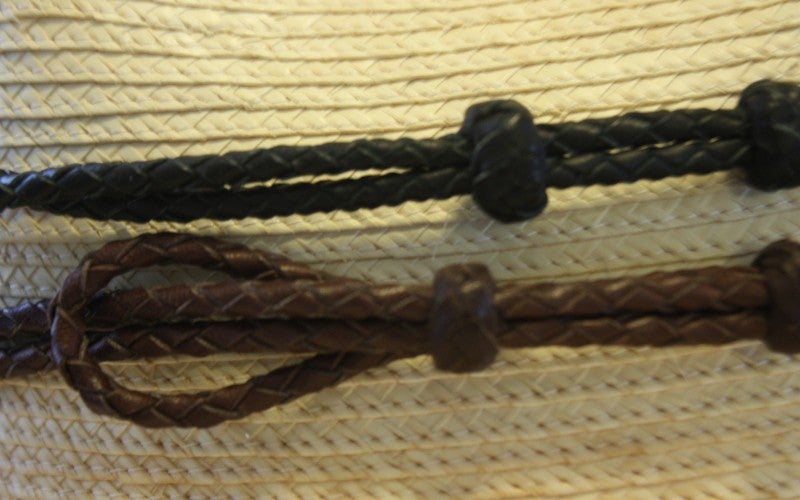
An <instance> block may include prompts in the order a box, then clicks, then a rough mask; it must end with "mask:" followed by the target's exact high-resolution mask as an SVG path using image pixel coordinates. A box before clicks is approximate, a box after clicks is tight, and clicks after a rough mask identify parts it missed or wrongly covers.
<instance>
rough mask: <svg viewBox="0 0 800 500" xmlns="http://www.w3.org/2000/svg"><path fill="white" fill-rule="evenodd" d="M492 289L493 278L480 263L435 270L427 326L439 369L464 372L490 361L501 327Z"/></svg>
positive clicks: (485, 364)
mask: <svg viewBox="0 0 800 500" xmlns="http://www.w3.org/2000/svg"><path fill="white" fill-rule="evenodd" d="M494 292H495V283H494V280H493V279H492V276H491V275H490V274H489V270H488V269H486V267H485V266H482V265H480V264H462V265H453V266H448V267H445V268H443V269H441V270H440V271H439V272H438V273H436V277H435V279H434V282H433V303H432V305H431V313H430V324H429V328H430V352H431V355H432V356H433V360H434V363H435V364H436V367H437V368H438V369H440V370H446V371H451V372H457V373H463V372H469V371H477V370H482V369H483V368H486V367H487V366H489V365H490V364H492V362H493V361H494V358H495V356H497V351H498V348H497V338H496V337H497V333H498V331H499V330H500V318H499V315H498V313H497V310H496V309H495V305H494Z"/></svg>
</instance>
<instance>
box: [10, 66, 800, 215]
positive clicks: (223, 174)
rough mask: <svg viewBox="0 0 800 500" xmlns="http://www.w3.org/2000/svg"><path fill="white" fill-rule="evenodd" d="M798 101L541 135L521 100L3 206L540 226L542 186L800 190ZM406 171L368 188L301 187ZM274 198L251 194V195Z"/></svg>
mask: <svg viewBox="0 0 800 500" xmlns="http://www.w3.org/2000/svg"><path fill="white" fill-rule="evenodd" d="M798 155H800V89H798V87H797V86H796V85H794V84H789V83H782V82H772V81H760V82H756V83H754V84H752V85H750V86H749V87H748V88H747V89H746V90H745V91H744V92H743V95H742V99H741V102H740V103H739V106H738V107H737V108H736V109H733V110H721V111H710V110H702V109H697V110H679V111H657V112H652V113H629V114H626V115H623V116H620V117H613V118H601V119H590V120H585V121H582V122H571V123H563V124H549V125H538V126H535V127H534V125H533V119H532V117H531V115H530V113H529V112H528V111H527V110H525V109H524V108H523V107H522V106H520V105H519V104H518V103H515V102H513V101H493V102H489V103H483V104H478V105H476V106H473V107H471V108H470V110H469V111H468V113H467V117H466V119H465V122H464V125H463V126H462V128H461V130H460V131H459V133H457V134H451V135H447V136H444V137H441V138H439V139H423V140H416V139H409V138H404V139H398V140H386V139H360V140H356V141H353V142H348V143H344V142H338V143H329V144H322V145H317V146H297V147H288V146H279V147H274V148H270V149H260V150H254V151H249V152H236V153H227V154H224V155H220V156H213V155H208V156H200V157H184V158H175V159H164V160H154V161H146V162H139V163H108V164H97V163H95V164H87V165H73V166H68V167H61V168H52V169H48V170H44V171H42V172H25V173H20V174H12V173H9V172H2V171H0V207H2V208H6V207H18V206H28V207H31V208H35V209H40V210H49V211H52V212H55V213H62V214H69V215H73V216H80V217H91V218H96V219H125V220H132V221H149V220H172V221H189V220H194V219H198V218H204V217H206V218H213V219H238V218H243V217H248V216H256V217H272V216H277V215H288V214H307V213H313V212H319V211H330V210H337V209H343V210H353V209H357V208H370V207H376V206H382V205H396V204H399V203H403V202H405V201H411V200H426V199H442V198H447V197H450V196H454V195H459V194H468V193H471V194H472V195H473V197H474V199H475V201H476V203H477V204H478V205H479V206H480V207H481V208H482V209H483V210H484V211H485V212H487V213H488V214H489V215H491V216H492V217H494V218H496V219H498V220H500V221H503V222H513V221H519V220H524V219H527V218H530V217H534V216H536V215H538V214H539V213H540V212H541V211H542V210H543V209H544V207H545V205H546V203H547V195H546V191H545V188H546V187H556V188H564V187H569V186H574V185H587V184H595V183H600V184H614V183H620V182H635V181H637V180H640V179H659V178H663V177H667V176H679V175H684V174H689V173H708V172H713V171H718V170H726V169H731V168H735V167H742V168H744V169H745V170H746V172H747V180H748V182H749V183H750V184H752V185H753V186H755V187H757V188H759V189H770V190H771V189H779V188H787V187H791V186H796V185H800V162H798V161H796V159H797V158H798ZM388 168H392V169H400V171H399V172H398V171H397V170H392V171H391V172H387V173H383V174H377V175H375V174H374V172H369V173H368V175H365V176H363V177H361V178H347V179H344V180H336V181H333V180H319V181H316V182H307V181H305V180H304V179H302V177H307V176H316V175H322V174H333V175H340V174H347V173H353V172H355V171H359V170H372V169H388ZM264 182H266V183H268V185H267V187H264V186H263V185H262V186H259V187H250V186H249V185H250V184H253V183H264Z"/></svg>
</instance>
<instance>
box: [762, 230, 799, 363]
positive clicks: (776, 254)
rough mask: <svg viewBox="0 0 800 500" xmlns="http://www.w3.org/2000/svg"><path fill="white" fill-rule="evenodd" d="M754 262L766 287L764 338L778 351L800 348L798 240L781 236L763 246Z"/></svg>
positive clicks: (794, 350) (793, 350) (791, 350)
mask: <svg viewBox="0 0 800 500" xmlns="http://www.w3.org/2000/svg"><path fill="white" fill-rule="evenodd" d="M754 265H755V266H756V267H758V268H759V269H760V270H761V272H762V273H763V274H764V278H765V279H766V284H767V289H768V290H769V295H770V301H769V307H770V313H769V332H768V334H767V339H766V340H767V342H768V344H769V346H770V347H771V348H772V349H775V350H777V351H781V352H800V244H798V243H796V242H793V241H790V240H781V241H777V242H775V243H772V244H771V245H769V246H768V247H767V248H765V249H764V250H763V251H762V252H761V253H760V254H759V255H758V257H757V258H756V260H755V262H754Z"/></svg>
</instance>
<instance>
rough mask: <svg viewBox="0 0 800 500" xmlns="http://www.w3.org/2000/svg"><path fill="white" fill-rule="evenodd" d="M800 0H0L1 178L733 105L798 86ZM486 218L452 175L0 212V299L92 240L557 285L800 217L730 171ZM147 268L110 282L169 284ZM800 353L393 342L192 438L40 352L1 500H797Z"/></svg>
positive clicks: (695, 253) (25, 383)
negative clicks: (391, 357)
mask: <svg viewBox="0 0 800 500" xmlns="http://www.w3.org/2000/svg"><path fill="white" fill-rule="evenodd" d="M799 41H800V4H798V3H797V2H795V1H788V0H777V1H765V0H758V1H753V0H750V1H746V0H742V1H730V0H702V1H675V0H631V1H621V0H598V1H595V2H586V1H583V0H580V1H578V0H566V1H561V0H538V1H531V2H526V1H521V0H453V1H448V2H439V3H436V2H430V1H427V0H425V1H423V0H376V1H375V2H362V1H357V0H338V1H323V0H303V1H299V2H297V1H292V0H277V1H274V2H269V3H266V2H259V1H256V0H242V1H239V2H236V3H234V2H231V1H224V0H197V1H190V0H149V1H148V0H123V1H116V0H114V1H107V0H58V1H57V0H53V1H50V2H48V1H45V0H3V1H2V2H0V162H2V168H5V169H11V170H25V169H39V168H45V167H48V166H54V165H61V164H66V163H72V162H81V161H87V160H92V161H104V160H137V159H141V158H157V157H162V156H174V155H180V154H200V153H210V152H221V151H228V150H239V149H248V148H253V147H258V146H269V145H275V144H293V143H306V144H308V143H317V142H321V141H328V140H337V139H340V140H344V139H349V138H354V137H360V136H388V137H397V136H401V135H403V136H416V137H426V136H433V135H437V134H442V133H446V132H451V131H453V130H454V129H455V128H456V127H457V126H458V124H459V123H460V121H461V118H462V114H463V111H464V109H465V108H466V107H467V106H468V105H469V104H471V103H473V102H475V101H479V100H482V99H488V98H499V97H512V98H514V99H517V100H519V101H521V102H523V103H524V104H525V105H527V106H529V107H530V108H531V109H532V110H533V111H534V115H535V116H536V117H537V120H538V121H540V122H551V121H561V120H565V119H581V118H584V117H586V116H607V115H613V114H616V113H620V112H623V111H626V110H631V109H661V108H677V107H701V106H705V107H711V108H717V107H731V106H733V105H735V103H736V99H737V94H738V92H739V91H741V90H742V89H743V88H744V86H745V85H746V84H748V83H750V82H752V81H755V80H757V79H760V78H774V79H788V80H800V58H799V57H798V56H800V43H798V42H799ZM550 196H551V200H552V201H551V204H550V205H549V207H548V209H547V211H546V212H545V214H544V215H543V216H541V217H540V218H538V219H536V220H533V221H530V222H526V223H521V224H514V225H499V224H496V223H493V222H492V221H490V220H489V219H487V218H486V217H485V216H483V215H482V214H481V213H480V212H479V211H478V210H477V209H476V208H475V207H474V205H473V204H472V202H471V201H470V200H469V199H468V198H467V197H461V198H454V199H451V200H447V201H443V202H435V203H434V202H427V203H408V204H405V205H403V206H400V207H394V208H381V209H376V210H361V211H357V212H353V213H333V214H317V215H312V216H304V217H297V216H295V217H284V218H276V219H271V220H255V219H247V220H244V221H237V222H229V223H227V222H226V223H216V222H211V221H198V222H196V223H193V224H190V225H173V224H127V223H118V222H114V223H100V222H94V221H88V220H73V219H70V218H65V217H56V216H49V215H43V214H41V213H36V212H33V211H28V210H6V211H5V212H3V214H2V219H0V302H2V303H3V304H14V303H17V302H19V301H21V300H23V299H28V298H35V297H47V296H50V295H52V294H53V293H54V292H55V290H56V289H57V288H58V286H59V283H60V282H61V281H62V280H63V279H64V277H65V276H66V274H67V273H68V272H69V271H70V270H71V269H72V268H73V267H74V266H75V265H76V263H77V261H78V260H79V259H80V257H81V256H82V255H83V254H84V253H85V252H87V251H89V250H91V249H94V248H96V247H97V246H98V245H99V244H101V242H103V241H107V240H109V239H116V238H119V237H126V236H131V235H135V234H139V233H141V232H145V231H152V230H165V229H168V230H179V231H191V232H194V233H198V234H209V235H219V236H223V237H226V238H229V239H232V240H238V241H244V242H247V243H249V244H251V245H253V246H257V247H262V248H269V249H272V250H275V251H278V252H281V253H283V254H286V255H288V256H290V257H292V258H294V259H297V260H301V261H305V262H310V263H313V264H314V265H316V266H319V267H322V268H325V269H326V270H329V271H334V272H339V273H343V274H347V275H350V276H354V277H359V278H363V279H369V280H376V281H384V280H394V281H403V282H414V281H426V280H430V278H431V276H432V272H433V271H434V270H435V269H437V268H439V267H441V266H443V265H445V264H448V263H453V262H462V261H480V262H485V263H487V264H488V265H489V266H490V268H491V270H492V273H493V274H494V275H495V276H496V277H497V278H498V279H512V278H527V279H577V278H586V277H595V276H601V275H612V274H615V275H619V274H627V273H633V272H644V271H647V270H651V269H656V268H658V269H667V268H673V267H686V266H701V265H706V264H709V263H720V264H728V263H739V262H746V261H748V260H749V259H751V258H752V256H753V255H754V252H756V251H757V250H758V249H759V248H760V247H762V246H763V245H764V244H766V243H767V242H769V241H772V240H774V239H777V238H780V237H785V236H794V237H797V238H800V189H794V190H785V191H780V192H776V193H759V192H754V191H752V190H750V189H748V188H747V187H745V186H744V184H743V183H742V182H741V181H740V179H739V178H738V177H737V175H736V174H714V175H709V176H704V177H695V176H693V177H687V178H681V179H667V180H664V181H658V182H640V183H637V184H634V185H624V186H614V187H603V188H597V187H593V188H586V189H568V190H563V191H552V192H551V193H550ZM187 272H188V271H187V270H182V269H178V270H171V271H149V272H140V273H138V274H134V275H132V276H130V277H129V278H128V279H127V281H128V282H129V283H161V282H166V281H169V280H175V279H180V278H182V277H184V276H185V275H186V274H187ZM286 360H287V358H286V357H285V356H279V355H268V356H264V355H259V356H256V355H226V356H222V357H218V358H214V359H213V360H191V359H186V358H180V359H164V360H158V361H152V362H144V363H117V364H114V365H110V366H109V367H108V369H110V370H112V371H113V372H114V373H115V374H117V375H118V376H119V377H121V379H122V380H123V381H124V382H125V383H127V384H130V385H132V386H135V387H139V388H151V389H155V388H158V389H160V390H171V389H203V388H210V387H214V386H218V385H221V384H226V383H230V382H234V381H242V380H244V379H245V378H246V377H247V376H248V374H255V373H259V372H263V371H265V370H267V369H269V368H270V367H274V366H277V365H279V364H281V363H284V362H286ZM798 366H800V365H798V360H797V359H793V358H792V357H789V356H785V355H780V354H775V353H770V352H769V351H768V350H766V349H765V348H764V347H763V346H762V345H761V344H760V343H752V342H749V343H738V344H733V345H728V346H725V347H721V348H719V347H714V348H711V347H674V348H667V349H647V348H643V349H627V348H620V347H614V346H602V347H589V348H582V349H565V348H544V349H526V350H519V351H506V352H503V353H502V355H501V356H500V359H499V360H498V361H497V362H496V363H495V364H494V365H493V366H492V367H491V368H490V369H488V370H486V371H484V372H482V373H477V374H472V375H466V376H464V375H458V376H456V375H452V374H446V373H441V372H437V371H435V370H433V369H432V365H431V362H430V360H429V359H428V358H426V357H420V358H415V359H410V360H405V361H399V362H395V363H393V364H391V365H389V366H388V367H386V368H382V369H377V370H373V371H371V372H369V373H367V374H364V375H362V376H359V377H357V378H355V379H353V380H351V381H349V382H346V383H343V384H341V385H340V386H338V387H335V388H332V389H329V390H325V391H323V392H320V393H318V394H315V395H311V396H308V397H305V398H303V399H301V400H299V401H297V402H294V403H292V404H288V405H286V406H283V407H281V408H277V409H274V410H270V411H267V412H264V413H261V414H257V415H253V416H251V417H250V418H247V419H246V420H242V421H237V422H231V423H226V424H222V425H220V426H218V427H215V428H212V429H209V430H180V429H166V430H143V429H141V428H137V427H134V426H130V425H128V424H126V423H122V422H119V421H116V420H112V419H108V418H104V417H98V416H96V415H94V414H92V413H91V412H90V411H88V410H86V409H85V408H84V407H83V405H82V403H81V402H80V400H79V398H78V396H77V395H76V394H75V393H74V392H73V391H71V390H69V389H68V388H67V387H66V386H65V384H64V383H63V382H62V381H61V380H60V378H59V377H58V375H56V374H52V373H51V374H46V375H42V376H36V377H29V378H25V379H17V380H9V381H2V382H0V495H2V496H4V497H7V496H13V497H51V496H64V497H70V498H72V497H75V496H84V495H87V494H89V493H91V494H93V495H96V496H100V497H105V496H117V495H121V496H124V497H153V496H186V495H191V496H193V497H211V496H219V495H223V496H236V497H239V496H248V497H249V496H280V497H284V498H294V497H304V498H308V497H312V498H313V497H317V496H326V497H327V496H333V497H335V496H343V497H362V496H369V497H375V496H378V497H384V496H388V497H411V496H443V495H447V496H466V497H470V498H494V497H520V496H522V497H528V496H534V497H548V496H553V497H558V496H587V495H588V496H591V497H595V496H599V497H619V496H620V495H622V494H625V495H627V496H630V497H633V498H652V497H701V498H702V497H705V498H739V497H748V498H755V497H775V496H785V497H796V496H799V495H800V482H799V480H798V477H800V463H798V458H797V457H798V456H800V432H798V431H797V422H798V419H799V418H800V398H798V395H799V393H800V370H798Z"/></svg>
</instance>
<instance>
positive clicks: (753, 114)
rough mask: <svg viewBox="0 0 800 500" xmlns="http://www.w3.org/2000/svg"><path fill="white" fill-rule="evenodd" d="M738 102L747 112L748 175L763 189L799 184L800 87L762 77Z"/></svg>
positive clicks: (746, 90) (749, 179) (782, 187)
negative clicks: (750, 147) (749, 148)
mask: <svg viewBox="0 0 800 500" xmlns="http://www.w3.org/2000/svg"><path fill="white" fill-rule="evenodd" d="M739 106H740V107H742V108H743V109H744V110H745V112H746V113H747V117H748V121H749V130H750V140H751V144H752V155H753V156H752V161H751V163H750V164H749V165H747V166H746V170H747V179H748V181H749V182H750V184H752V185H753V186H755V187H757V188H759V189H764V190H774V189H784V188H788V187H793V186H799V185H800V87H798V86H797V85H795V84H793V83H787V82H774V81H769V80H761V81H758V82H755V83H753V84H750V85H748V87H747V88H746V89H745V90H744V92H742V96H741V99H740V100H739Z"/></svg>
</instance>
